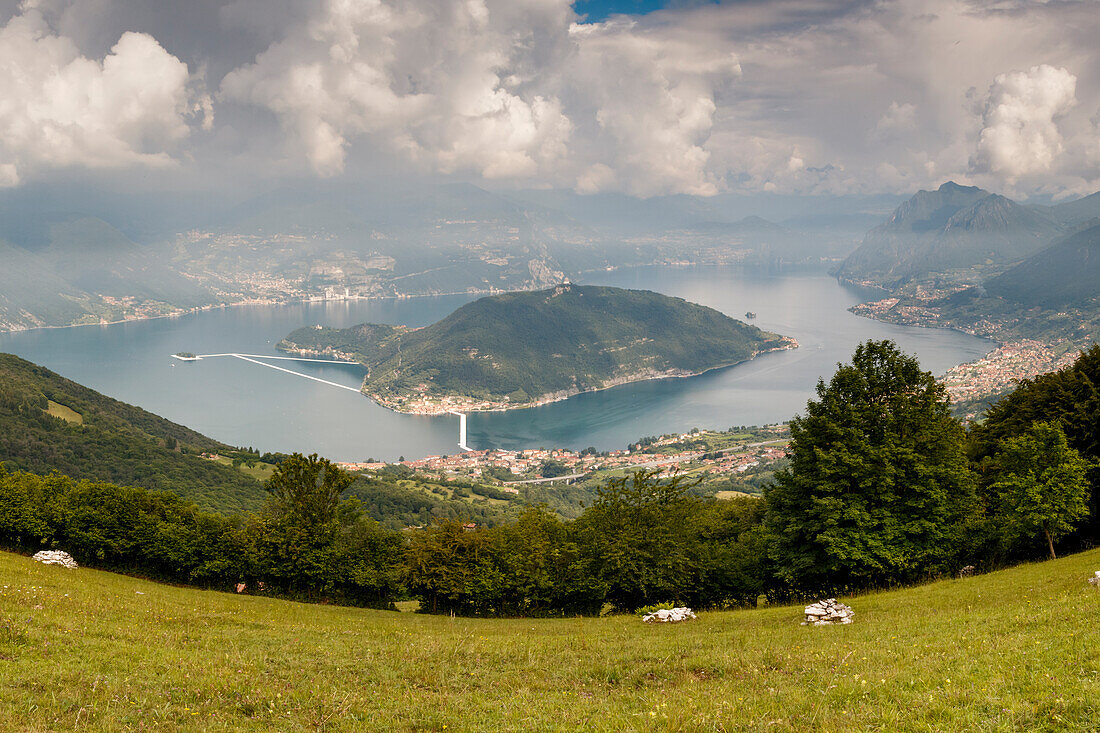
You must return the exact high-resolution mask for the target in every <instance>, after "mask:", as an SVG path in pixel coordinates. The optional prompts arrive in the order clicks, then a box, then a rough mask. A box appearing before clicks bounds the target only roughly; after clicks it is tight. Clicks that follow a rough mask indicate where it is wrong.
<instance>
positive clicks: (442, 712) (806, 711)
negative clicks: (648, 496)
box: [0, 551, 1100, 731]
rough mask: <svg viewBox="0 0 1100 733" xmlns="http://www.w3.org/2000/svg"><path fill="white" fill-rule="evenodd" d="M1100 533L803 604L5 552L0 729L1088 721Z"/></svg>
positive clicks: (1016, 725)
mask: <svg viewBox="0 0 1100 733" xmlns="http://www.w3.org/2000/svg"><path fill="white" fill-rule="evenodd" d="M1097 569H1100V551H1091V552H1088V553H1083V554H1080V555H1075V556H1072V557H1068V558H1064V559H1060V560H1057V561H1054V562H1049V563H1042V564H1036V565H1029V566H1022V567H1018V568H1014V569H1010V570H1006V571H1002V572H998V573H992V574H989V575H985V576H978V577H974V578H970V579H965V580H948V581H942V582H938V583H934V584H929V585H925V586H921V587H916V588H910V589H905V590H900V591H891V592H883V593H875V594H869V595H865V596H860V597H856V598H851V599H843V600H846V601H848V602H849V603H850V604H851V605H852V606H853V608H854V609H855V611H856V614H857V615H856V620H855V623H854V624H852V625H850V626H841V627H824V628H809V627H803V626H800V625H799V623H798V622H799V620H800V617H801V614H800V610H801V609H800V607H792V606H788V607H771V608H763V609H760V610H751V611H731V612H721V613H717V612H716V613H703V614H700V617H699V620H698V621H695V622H691V623H687V624H682V625H678V626H657V627H651V626H647V625H643V624H642V623H641V622H640V621H639V620H638V619H636V618H634V617H629V616H611V617H605V618H600V619H556V620H530V619H527V620H524V619H515V620H478V619H462V618H458V619H452V618H448V617H432V616H422V615H417V614H409V613H392V612H382V611H364V610H357V609H350V608H336V607H331V606H310V605H302V604H296V603H289V602H283V601H275V600H271V599H266V598H259V597H248V596H235V595H229V594H223V593H213V592H204V591H196V590H190V589H185V588H176V587H170V586H165V585H158V584H155V583H150V582H146V581H141V580H136V579H133V578H128V577H124V576H119V575H112V574H109V573H103V572H97V571H92V570H86V569H80V570H76V571H68V570H65V569H62V568H57V567H47V566H43V565H39V564H37V563H35V562H33V561H31V560H29V559H27V558H24V557H21V556H17V555H11V554H0V586H2V588H0V729H2V730H5V731H8V730H11V731H40V730H112V731H113V730H117V731H121V730H139V729H140V730H209V731H221V730H238V729H243V730H255V731H260V730H356V731H358V730H433V731H442V730H448V731H451V730H457V731H461V730H486V731H489V730H492V731H498V730H609V731H611V730H654V731H668V730H671V731H675V730H686V731H699V730H713V731H723V730H739V731H740V730H747V731H802V730H820V731H846V730H888V731H895V730H901V731H930V730H976V731H1024V730H1027V731H1032V730H1073V731H1090V730H1091V731H1096V730H1100V590H1097V589H1096V588H1094V587H1092V586H1089V585H1088V584H1086V582H1085V581H1086V578H1087V577H1088V576H1091V575H1092V573H1093V572H1094V571H1095V570H1097Z"/></svg>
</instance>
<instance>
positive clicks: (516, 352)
mask: <svg viewBox="0 0 1100 733" xmlns="http://www.w3.org/2000/svg"><path fill="white" fill-rule="evenodd" d="M789 345H790V342H789V341H787V340H785V339H783V338H782V337H780V336H777V335H775V334H771V333H767V332H764V331H761V330H760V329H758V328H756V327H754V326H749V325H747V324H744V323H742V322H740V321H736V320H734V319H732V318H729V317H728V316H725V315H723V314H722V313H719V312H718V311H716V310H713V309H711V308H706V307H704V306H701V305H695V304H693V303H688V302H687V301H685V300H682V299H680V298H670V297H668V296H665V295H660V294H658V293H653V292H648V291H639V290H623V289H620V288H607V287H594V286H580V285H561V286H557V287H555V288H551V289H549V290H542V291H538V292H533V293H509V294H506V295H496V296H490V297H486V298H481V299H480V300H476V301H474V302H473V303H468V304H467V305H464V306H462V307H461V308H459V309H458V310H457V311H455V312H454V313H452V314H451V315H449V316H447V317H446V318H444V319H443V320H441V321H439V322H437V323H435V324H433V325H431V326H428V327H426V328H421V329H416V330H408V329H404V328H400V327H391V326H374V325H370V324H364V325H362V326H356V327H354V328H352V329H345V330H332V329H329V330H326V329H318V328H304V329H299V330H297V331H295V332H294V333H291V334H290V335H289V336H287V338H286V339H285V340H284V341H283V342H281V343H280V344H279V348H281V349H283V350H286V351H295V352H306V353H341V354H344V355H349V354H350V355H353V356H354V357H355V358H356V359H359V360H360V361H361V362H362V363H363V364H364V365H365V366H367V369H368V373H367V377H366V379H365V380H364V387H363V389H364V391H365V392H366V393H367V394H369V395H370V396H371V397H372V398H373V399H375V400H377V401H378V402H380V403H382V404H384V405H387V406H389V407H392V408H394V409H400V410H404V411H411V412H440V411H444V410H446V409H448V408H450V409H454V408H457V407H459V406H460V405H461V406H462V408H463V409H507V408H510V407H524V406H529V405H532V404H538V403H542V402H546V401H550V400H555V399H563V398H565V397H568V396H570V395H574V394H577V393H579V392H585V391H590V390H596V389H603V388H605V387H610V386H614V385H617V384H625V383H627V382H633V381H638V380H641V379H652V378H659V377H670V376H688V375H692V374H698V373H700V372H704V371H707V370H710V369H716V368H719V367H724V366H730V365H732V364H736V363H738V362H742V361H745V360H747V359H751V358H752V357H753V356H755V355H757V354H759V353H761V352H763V351H769V350H774V349H782V348H788V347H789Z"/></svg>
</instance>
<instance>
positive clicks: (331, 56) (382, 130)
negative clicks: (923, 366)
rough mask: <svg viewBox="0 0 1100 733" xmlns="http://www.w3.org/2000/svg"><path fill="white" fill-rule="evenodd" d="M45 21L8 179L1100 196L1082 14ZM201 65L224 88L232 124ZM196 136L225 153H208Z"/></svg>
mask: <svg viewBox="0 0 1100 733" xmlns="http://www.w3.org/2000/svg"><path fill="white" fill-rule="evenodd" d="M4 2H5V0H0V6H2V4H3V3H4ZM7 2H8V3H9V6H10V5H12V4H13V0H7ZM35 3H36V5H37V6H38V7H37V9H36V8H31V7H30V6H29V5H26V4H25V5H24V10H22V11H19V12H17V13H16V16H15V17H14V18H13V19H12V20H10V21H9V22H8V23H7V25H6V26H3V27H2V28H0V33H2V34H4V37H3V39H2V43H0V133H2V134H3V135H4V139H3V140H0V183H4V182H8V183H9V184H10V182H12V181H14V180H18V177H19V175H21V174H22V173H23V172H25V171H28V170H32V169H33V168H34V167H35V166H47V165H49V166H56V165H66V164H79V165H95V166H105V165H157V164H165V163H169V162H171V160H172V158H169V155H172V156H174V157H175V158H176V159H178V160H186V161H188V164H189V165H190V166H191V167H190V168H188V169H187V171H188V172H192V173H195V174H197V175H196V177H197V178H201V177H202V175H203V173H204V171H208V170H211V169H216V170H218V171H224V172H227V173H228V175H233V174H234V173H238V172H242V173H241V176H242V177H245V176H246V175H255V176H264V177H271V176H279V175H289V176H297V175H299V174H300V173H302V172H308V173H309V174H311V175H319V176H334V175H339V174H341V173H344V172H347V173H349V174H351V175H353V176H357V177H368V178H369V177H372V176H374V175H376V170H377V169H378V168H379V167H381V166H387V167H389V166H394V165H398V166H401V167H402V168H403V172H405V171H407V172H408V173H410V174H413V175H416V174H418V173H419V174H425V175H435V174H441V173H442V174H446V175H450V176H453V177H455V178H466V179H472V180H475V181H484V180H492V181H499V182H500V183H499V184H498V185H501V186H506V185H507V186H564V187H572V188H575V189H576V190H578V191H581V192H585V193H596V192H603V191H621V192H626V193H630V194H635V195H640V196H648V195H654V194H673V193H687V194H701V195H709V194H713V193H716V192H720V191H751V192H755V191H762V190H767V191H777V192H784V193H822V194H841V193H853V192H863V193H876V192H882V191H890V192H896V193H905V192H909V191H912V190H913V189H914V188H916V187H928V186H937V185H939V183H941V182H942V181H943V180H945V179H948V178H953V179H955V180H958V181H960V182H965V183H973V184H977V185H982V186H985V187H988V188H992V189H995V190H999V191H1003V192H1005V193H1009V194H1010V195H1027V194H1029V193H1045V194H1049V195H1065V194H1067V193H1087V192H1091V191H1094V190H1096V188H1097V187H1098V186H1100V144H1098V143H1097V137H1098V134H1097V131H1098V130H1100V123H1098V122H1097V121H1096V120H1094V119H1092V118H1093V117H1096V116H1098V113H1097V110H1100V79H1098V78H1096V76H1095V74H1093V73H1092V72H1093V71H1094V70H1095V69H1097V68H1100V46H1098V45H1097V44H1096V42H1095V39H1096V37H1097V36H1098V34H1100V14H1097V13H1096V12H1095V11H1096V3H1095V2H1090V1H1087V0H1065V1H1063V2H1042V1H1041V0H1012V2H1009V3H1006V2H1002V1H1001V0H891V2H867V1H866V0H766V1H765V0H741V1H739V2H732V3H670V4H669V7H668V9H666V10H662V11H658V12H655V13H650V14H647V15H645V16H640V17H635V16H613V17H612V18H610V19H609V20H606V21H603V22H600V23H588V22H584V21H583V19H581V18H578V16H577V15H576V14H575V12H574V11H573V9H572V5H571V1H570V0H454V1H453V2H440V0H401V2H398V1H397V0H203V1H202V2H193V3H165V4H160V3H148V2H142V0H35ZM2 22H3V21H2V19H0V23H2ZM51 28H52V29H53V30H51ZM154 39H159V43H158V40H154ZM123 41H126V43H123ZM139 41H140V42H139ZM165 49H169V50H171V52H172V54H176V56H172V55H170V54H169V53H168V52H167V51H165ZM185 64H190V67H191V68H192V69H202V71H201V72H200V73H199V75H202V76H206V77H207V78H209V79H210V83H211V86H213V87H217V88H218V90H219V91H218V94H217V97H216V99H217V107H218V121H219V123H218V124H217V125H212V116H211V112H212V110H211V109H210V108H209V105H208V104H207V105H206V108H205V110H203V109H196V107H200V108H201V107H203V105H202V103H201V100H202V99H203V97H202V95H201V94H199V93H198V92H197V90H196V88H195V85H196V81H195V76H191V77H190V78H189V77H188V74H187V66H185ZM115 67H119V68H125V69H128V70H129V71H128V74H120V73H117V72H116V71H115ZM1021 70H1022V71H1021ZM78 72H79V73H78ZM80 74H84V75H86V78H85V77H80ZM207 75H208V76H207ZM70 77H71V78H73V79H76V81H70V82H69V84H70V86H69V89H70V90H71V89H72V88H74V86H75V87H79V88H81V89H91V90H93V92H91V93H88V94H84V95H83V96H82V95H81V94H80V93H76V94H73V93H71V91H64V89H65V86H64V83H65V80H66V79H69V78H70ZM1074 82H1075V84H1074ZM3 95H6V98H4V97H3ZM123 97H125V98H126V99H127V100H133V99H140V100H141V101H140V104H137V107H136V108H135V110H134V111H133V115H132V119H130V121H128V122H127V121H126V119H125V116H121V117H118V118H117V119H116V117H115V116H114V115H112V114H109V113H108V112H106V111H105V110H108V109H110V104H114V103H116V102H117V100H119V99H121V98H123ZM97 100H98V101H97ZM109 100H113V101H111V102H110V104H109V103H108V101H109ZM65 105H70V106H73V105H75V107H74V108H70V107H67V106H65ZM80 105H84V106H83V107H80ZM33 115H37V116H33ZM200 118H201V119H203V120H205V124H206V126H207V127H211V126H212V128H213V130H212V134H211V135H209V136H198V135H189V130H193V129H194V128H195V127H196V126H197V125H198V122H199V119H200ZM46 130H48V132H46ZM47 136H48V137H49V142H48V144H47V142H46V138H47ZM66 160H69V161H70V162H69V163H65V162H64V161H66ZM243 172H247V173H243Z"/></svg>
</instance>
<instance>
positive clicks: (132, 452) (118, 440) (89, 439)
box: [0, 354, 265, 512]
mask: <svg viewBox="0 0 1100 733" xmlns="http://www.w3.org/2000/svg"><path fill="white" fill-rule="evenodd" d="M227 448H228V446H226V445H224V444H222V443H219V442H217V441H215V440H212V439H210V438H207V437H206V436H204V435H201V434H199V433H197V432H195V431H194V430H191V429H189V428H186V427H184V426H182V425H177V424H176V423H173V422H170V421H168V420H165V419H164V418H161V417H158V416H156V415H154V414H152V413H150V412H146V411H145V410H142V409H141V408H139V407H134V406H132V405H128V404H126V403H123V402H119V401H117V400H113V399H111V398H109V397H105V396H104V395H101V394H99V393H98V392H95V391H94V390H91V389H88V388H87V387H83V386H81V385H79V384H76V383H75V382H71V381H69V380H68V379H65V378H63V377H61V376H59V375H57V374H55V373H53V372H51V371H49V370H48V369H45V368H43V367H40V366H36V365H34V364H32V363H30V362H28V361H25V360H23V359H20V358H19V357H16V356H12V355H10V354H0V462H3V463H4V464H5V465H6V466H7V467H8V468H9V469H12V470H15V469H21V470H26V471H33V472H35V473H49V472H50V471H58V472H60V473H63V474H66V475H69V476H72V477H74V478H86V479H100V480H104V481H110V482H113V483H117V484H124V485H129V486H140V487H143V488H147V489H158V490H168V491H173V492H175V493H177V494H179V495H180V496H183V497H185V498H187V499H190V500H192V501H194V502H195V503H197V504H199V505H200V506H202V507H203V508H205V509H210V510H215V511H227V512H229V511H241V510H249V509H256V508H258V507H259V506H260V504H261V503H262V502H263V498H264V496H265V492H264V490H263V487H262V486H261V485H260V483H259V482H258V481H256V480H255V479H252V478H250V477H248V476H246V475H244V474H243V473H241V472H240V471H237V470H235V469H233V468H231V467H230V466H226V465H222V464H220V463H217V462H214V461H209V460H204V459H202V458H200V457H199V456H198V455H197V454H198V453H200V452H207V451H208V452H219V451H224V450H226V449H227Z"/></svg>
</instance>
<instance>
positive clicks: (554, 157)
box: [221, 0, 740, 194]
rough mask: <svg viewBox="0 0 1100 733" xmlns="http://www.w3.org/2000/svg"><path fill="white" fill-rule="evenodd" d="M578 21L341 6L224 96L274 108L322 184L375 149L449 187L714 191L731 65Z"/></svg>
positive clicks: (717, 55) (553, 6)
mask: <svg viewBox="0 0 1100 733" xmlns="http://www.w3.org/2000/svg"><path fill="white" fill-rule="evenodd" d="M575 20H576V16H575V15H574V14H573V11H572V9H571V4H570V2H569V1H568V0H488V1H486V0H467V1H466V2H463V3H438V2H434V0H420V1H416V2H407V3H402V4H400V5H396V4H395V5H388V4H384V3H382V2H379V1H377V0H376V1H374V2H363V3H350V2H342V1H340V0H329V2H327V3H326V5H325V7H324V9H323V11H322V12H320V13H318V14H317V15H316V16H315V17H314V18H312V19H311V20H310V21H309V22H308V23H304V24H300V25H299V26H297V27H295V28H292V29H290V31H289V32H288V34H287V35H286V37H285V38H284V39H282V40H281V41H279V42H278V43H276V44H273V45H272V46H271V47H270V48H269V49H268V50H267V51H265V52H264V53H262V54H260V55H259V56H258V57H257V59H256V60H255V62H254V63H252V64H249V65H247V66H244V67H242V68H240V69H237V70H235V71H233V72H232V73H230V74H229V75H227V76H226V78H225V79H224V81H223V82H222V85H221V94H222V97H223V98H224V99H225V100H227V101H233V102H244V103H248V104H251V105H256V106H259V107H262V108H266V109H268V110H270V111H271V112H272V113H273V114H274V115H275V116H276V117H277V118H278V120H279V122H280V124H281V125H282V126H283V128H284V129H285V130H286V131H287V132H288V133H289V138H290V140H289V142H290V145H289V147H290V148H291V149H292V150H293V149H294V148H295V147H298V148H299V150H300V153H301V154H302V156H304V158H305V159H306V160H307V161H308V162H309V164H310V165H311V167H312V168H313V170H314V171H315V172H316V173H317V174H319V175H322V176H328V175H334V174H337V173H340V172H341V171H343V170H344V167H345V165H346V161H347V157H348V152H349V149H350V148H351V147H352V146H353V145H355V144H356V143H358V142H363V143H364V144H367V145H376V146H383V147H385V148H386V149H388V150H396V151H399V152H400V153H402V154H404V155H405V156H407V158H408V159H409V160H411V161H413V162H414V163H418V164H420V165H421V166H423V167H425V168H426V169H428V170H432V171H440V172H443V173H462V172H474V173H476V174H478V175H480V176H482V177H484V178H490V179H492V178H504V179H517V180H532V179H535V180H537V181H538V182H540V183H551V184H555V185H568V186H574V187H576V188H578V189H580V190H585V191H590V192H595V191H602V190H609V189H614V190H625V191H628V192H630V193H637V194H653V193H669V192H672V193H698V194H710V193H715V192H716V191H717V190H718V185H719V181H718V178H717V177H716V176H715V175H714V173H713V172H712V171H710V170H708V166H707V162H708V159H709V157H710V153H709V152H708V151H707V149H706V147H705V142H706V139H707V135H708V133H709V131H710V129H711V127H712V125H713V121H714V115H715V112H716V110H717V100H716V95H717V94H718V92H719V91H720V90H721V89H722V88H723V87H724V85H726V84H727V83H728V82H729V81H730V80H732V79H735V78H736V76H737V75H738V74H739V73H740V69H739V66H738V63H737V60H736V58H735V56H734V55H733V53H732V52H731V51H729V50H728V49H724V48H718V49H711V48H706V47H700V46H699V45H698V44H696V43H695V42H694V41H693V39H692V38H691V35H690V34H688V33H683V32H678V31H677V29H676V28H674V27H672V28H669V27H642V26H639V25H638V24H635V23H631V22H623V21H613V22H608V23H600V24H577V23H575V22H574V21H575Z"/></svg>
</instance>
